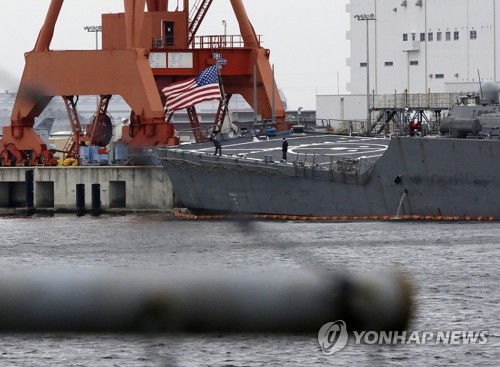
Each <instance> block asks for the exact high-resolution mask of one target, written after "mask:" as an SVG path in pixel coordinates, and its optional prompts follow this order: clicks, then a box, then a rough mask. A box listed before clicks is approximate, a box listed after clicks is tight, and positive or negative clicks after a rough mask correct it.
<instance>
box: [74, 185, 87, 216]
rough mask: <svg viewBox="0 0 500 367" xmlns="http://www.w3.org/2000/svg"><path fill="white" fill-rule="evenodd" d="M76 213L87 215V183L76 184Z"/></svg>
mask: <svg viewBox="0 0 500 367" xmlns="http://www.w3.org/2000/svg"><path fill="white" fill-rule="evenodd" d="M76 215H77V216H79V217H81V216H82V215H85V184H76Z"/></svg>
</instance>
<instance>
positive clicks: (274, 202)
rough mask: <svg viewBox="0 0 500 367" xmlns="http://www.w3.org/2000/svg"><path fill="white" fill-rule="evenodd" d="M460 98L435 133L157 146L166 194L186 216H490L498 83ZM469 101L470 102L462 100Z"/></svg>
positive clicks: (499, 197)
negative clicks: (218, 149) (218, 147)
mask: <svg viewBox="0 0 500 367" xmlns="http://www.w3.org/2000/svg"><path fill="white" fill-rule="evenodd" d="M482 89H483V91H482V94H481V98H480V97H479V96H478V97H476V96H470V95H469V96H463V97H462V99H463V100H462V103H461V106H457V107H455V108H454V110H453V111H452V112H451V114H452V115H451V116H447V117H445V118H444V119H443V120H442V122H441V126H440V134H439V135H435V136H425V137H415V136H397V135H394V136H392V137H391V138H390V139H385V138H373V137H352V136H336V135H329V134H325V135H318V134H316V135H294V134H292V135H290V136H289V137H288V138H287V139H288V142H289V151H288V160H287V161H286V162H285V161H283V160H281V159H280V158H281V141H282V139H281V137H279V138H276V139H270V140H266V141H259V142H256V141H255V139H236V140H230V141H226V142H224V144H223V146H222V152H223V155H222V156H214V155H213V146H212V145H211V144H209V143H204V144H203V143H202V144H192V145H187V146H183V147H179V148H172V149H167V148H158V149H155V155H156V156H157V157H158V158H159V159H160V160H161V162H162V164H163V165H164V167H165V169H166V170H167V173H168V176H169V177H170V179H171V181H172V184H173V190H174V195H175V197H176V199H177V200H178V201H180V202H181V203H182V205H183V206H184V207H186V208H189V209H190V210H192V211H193V212H195V213H205V214H206V213H210V214H216V213H236V214H270V215H297V216H318V217H320V216H324V217H331V216H345V217H349V218H352V217H354V218H357V217H360V218H363V217H368V218H371V217H378V216H384V217H385V216H389V217H401V216H425V217H430V218H434V217H439V218H443V217H450V218H471V217H472V218H477V217H484V218H490V219H498V218H500V139H499V136H498V127H499V126H500V104H499V98H498V87H497V86H496V84H492V83H490V84H489V85H488V84H485V85H483V88H482ZM470 99H476V102H478V103H474V104H473V105H471V104H470V103H469V102H468V101H469V100H470Z"/></svg>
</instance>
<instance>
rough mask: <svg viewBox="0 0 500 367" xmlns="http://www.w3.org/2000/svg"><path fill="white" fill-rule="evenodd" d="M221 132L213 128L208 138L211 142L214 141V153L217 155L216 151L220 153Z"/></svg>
mask: <svg viewBox="0 0 500 367" xmlns="http://www.w3.org/2000/svg"><path fill="white" fill-rule="evenodd" d="M221 138H222V137H221V134H220V132H219V130H218V129H216V130H214V131H213V132H212V136H211V137H210V140H212V142H213V143H214V146H215V153H214V155H217V153H219V155H222V144H221V142H220V141H221Z"/></svg>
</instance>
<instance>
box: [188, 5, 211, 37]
mask: <svg viewBox="0 0 500 367" xmlns="http://www.w3.org/2000/svg"><path fill="white" fill-rule="evenodd" d="M212 1H213V0H197V1H196V3H195V4H194V5H193V7H192V8H191V11H190V12H189V44H192V42H193V41H194V37H195V36H196V32H198V28H200V24H201V22H202V21H203V18H205V15H206V14H207V12H208V9H209V8H210V5H212Z"/></svg>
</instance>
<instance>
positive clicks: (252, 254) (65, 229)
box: [0, 215, 500, 367]
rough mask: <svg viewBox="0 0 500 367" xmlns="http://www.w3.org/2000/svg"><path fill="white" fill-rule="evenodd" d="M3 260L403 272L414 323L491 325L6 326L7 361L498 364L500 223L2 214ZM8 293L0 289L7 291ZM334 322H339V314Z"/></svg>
mask: <svg viewBox="0 0 500 367" xmlns="http://www.w3.org/2000/svg"><path fill="white" fill-rule="evenodd" d="M0 229H1V230H0V269H1V270H3V271H9V272H13V273H22V272H25V271H28V270H31V269H33V268H40V267H50V268H57V269H68V270H71V269H80V270H89V271H93V270H99V269H121V270H124V269H125V270H126V269H147V270H144V271H148V270H151V271H152V270H155V269H166V268H171V267H175V268H184V269H190V268H196V267H200V266H206V265H210V266H213V267H217V268H219V269H232V270H238V269H248V268H251V269H270V268H271V269H283V270H293V269H316V268H318V269H331V270H336V271H350V272H361V273H365V274H370V273H373V274H376V272H377V271H379V270H381V269H385V270H387V269H392V268H394V269H399V270H402V271H404V272H406V273H407V274H408V275H409V277H410V279H411V281H412V282H413V285H414V287H415V290H416V300H415V302H416V312H415V314H414V316H413V318H412V320H411V325H410V330H419V331H453V330H466V331H487V332H488V334H487V335H488V341H487V343H486V344H485V345H478V344H474V345H471V344H467V345H463V344H459V345H444V344H416V343H412V344H410V345H366V344H363V345H357V344H355V343H354V342H353V340H350V341H349V343H348V345H347V347H346V348H344V349H343V350H341V351H339V352H337V353H335V354H334V355H324V354H323V353H322V352H321V349H320V347H319V344H318V341H317V335H316V334H314V335H279V336H276V335H221V334H217V335H184V336H174V335H152V336H148V335H115V334H109V335H99V334H90V335H89V334H84V335H79V334H63V333H55V334H40V333H39V334H0V366H16V367H20V366H92V367H98V366H106V367H108V366H109V367H115V366H334V365H335V366H385V365H409V366H428V365H442V366H450V365H477V366H498V365H499V363H500V362H499V361H500V266H499V264H500V261H499V259H500V223H485V222H481V223H472V222H471V223H466V222H464V223H429V222H427V223H426V222H404V221H386V222H354V223H353V222H327V223H318V222H292V221H290V222H253V223H249V224H248V223H241V222H226V221H196V220H178V219H174V218H171V217H169V216H166V215H165V216H163V215H145V216H142V215H141V216H139V215H127V216H101V217H98V218H96V217H90V216H85V217H80V218H77V217H76V216H72V215H61V216H54V217H43V216H35V217H32V218H23V217H17V218H6V217H4V218H1V219H0ZM0 297H1V294H0ZM331 321H335V320H331Z"/></svg>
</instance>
